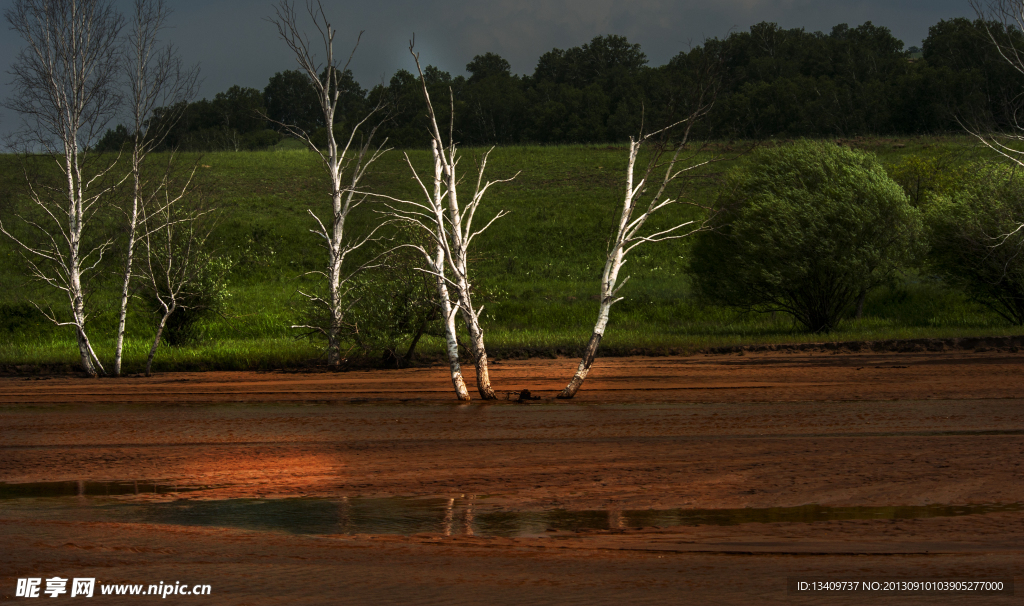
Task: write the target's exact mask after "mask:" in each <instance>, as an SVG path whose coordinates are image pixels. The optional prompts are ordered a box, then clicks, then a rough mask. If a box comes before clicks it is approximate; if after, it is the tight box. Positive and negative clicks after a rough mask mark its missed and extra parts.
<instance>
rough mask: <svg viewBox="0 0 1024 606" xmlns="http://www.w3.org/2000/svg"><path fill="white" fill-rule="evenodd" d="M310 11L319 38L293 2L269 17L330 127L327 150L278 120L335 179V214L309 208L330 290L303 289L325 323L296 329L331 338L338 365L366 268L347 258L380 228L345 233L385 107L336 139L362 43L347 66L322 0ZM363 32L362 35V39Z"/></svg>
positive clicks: (331, 360)
mask: <svg viewBox="0 0 1024 606" xmlns="http://www.w3.org/2000/svg"><path fill="white" fill-rule="evenodd" d="M306 12H307V14H308V15H309V18H310V19H311V20H312V23H313V27H314V29H316V31H317V32H318V34H319V38H318V39H317V40H315V41H312V40H310V38H309V37H308V36H307V35H306V34H305V33H304V32H303V30H302V28H301V27H300V24H299V16H298V14H297V13H296V12H295V5H294V3H292V2H290V1H289V0H283V1H282V2H281V3H280V4H278V5H276V6H275V7H274V16H273V17H271V18H270V19H269V21H270V22H271V23H273V24H274V25H275V26H277V32H278V35H279V36H280V38H281V39H282V40H284V42H285V44H286V45H287V46H288V49H289V50H290V51H291V52H292V54H293V55H294V56H295V61H296V62H297V63H298V64H299V69H300V70H301V71H302V72H303V73H305V74H306V76H307V77H308V78H309V84H310V86H312V87H313V89H314V90H315V91H316V94H317V98H318V100H319V102H320V109H321V110H322V111H323V118H324V125H325V128H326V131H327V146H326V149H321V148H319V147H318V146H317V145H316V143H314V141H313V134H312V133H309V132H306V131H305V130H304V129H302V128H300V127H299V126H297V125H294V124H284V123H279V126H280V127H281V128H283V129H284V130H285V131H287V132H288V133H289V134H291V135H292V136H294V137H296V138H297V139H299V140H300V141H303V142H305V143H306V145H307V146H308V147H309V149H310V150H312V151H313V152H315V153H316V154H318V155H319V156H320V159H321V160H322V161H323V165H324V168H325V169H326V170H327V174H328V177H329V179H330V199H331V206H330V213H329V216H327V217H322V216H321V215H319V214H317V213H316V212H314V211H313V210H312V209H309V210H308V212H309V214H310V216H312V217H313V219H314V221H316V227H314V228H313V229H311V230H310V231H311V232H313V233H314V234H316V235H317V236H319V237H320V238H322V239H323V241H324V244H325V246H326V248H327V265H326V268H325V269H324V270H323V271H318V272H314V273H315V274H317V275H320V276H322V277H323V278H325V279H326V281H327V291H326V294H324V295H320V294H317V293H316V292H302V293H301V294H302V295H303V296H305V297H306V298H307V299H308V300H309V301H310V303H312V304H313V305H314V307H316V308H319V310H320V311H322V312H325V313H324V316H325V317H326V322H324V323H311V324H303V325H296V326H294V327H293V328H299V329H305V330H310V331H314V332H316V333H319V334H321V335H323V336H324V337H325V338H326V339H327V363H328V364H329V365H331V366H337V365H339V364H340V363H341V339H340V337H341V334H342V328H343V322H344V318H345V312H346V309H347V308H346V306H345V295H346V293H347V291H348V288H347V285H348V284H349V282H350V280H351V279H352V277H353V276H354V275H355V274H356V273H358V272H359V271H360V270H361V269H363V268H365V266H360V267H355V268H349V265H346V263H345V261H346V259H347V258H348V257H349V255H351V253H353V252H354V251H356V250H358V249H359V248H361V247H362V246H363V245H365V244H366V243H367V242H369V241H370V240H371V239H372V238H373V236H374V235H375V233H376V231H377V228H379V226H378V227H377V228H374V229H371V230H370V232H369V233H367V234H363V235H361V236H358V237H354V236H352V234H351V233H350V231H351V230H348V231H346V222H347V221H348V219H349V216H350V214H351V213H352V212H353V211H354V210H355V209H356V208H357V207H358V206H359V205H360V204H362V203H363V202H364V201H365V200H366V199H367V196H366V195H363V194H359V193H358V192H357V190H358V187H359V182H360V181H361V180H362V179H363V177H364V176H365V175H366V171H367V170H368V169H369V167H370V166H371V165H372V164H373V163H374V162H375V161H377V160H378V159H379V158H380V157H381V155H382V154H383V153H384V152H385V151H387V150H386V149H385V148H384V145H385V144H386V142H387V141H386V140H384V141H381V142H380V144H378V145H374V142H373V139H374V136H375V134H376V131H377V124H375V123H374V120H375V118H376V117H377V116H378V114H379V113H380V111H381V109H382V108H381V106H378V107H376V108H374V109H373V110H371V111H370V112H368V113H367V115H366V116H365V117H363V118H361V119H360V120H359V121H357V122H355V123H353V124H352V125H351V127H349V130H348V133H347V134H346V135H345V136H344V137H343V140H342V141H341V142H340V143H339V141H338V140H337V139H336V137H335V132H334V124H335V116H336V114H337V109H338V99H339V98H340V96H341V95H342V94H344V93H345V90H344V89H343V88H342V86H343V84H342V83H341V82H340V81H339V80H340V78H341V77H342V76H343V75H344V73H345V71H346V70H347V69H348V66H349V63H350V62H351V61H352V57H353V55H354V54H355V51H356V47H358V45H359V41H358V40H357V41H356V44H355V47H353V49H352V53H351V54H349V57H348V60H347V61H346V62H345V63H344V64H342V63H341V62H340V61H339V60H338V59H336V58H335V56H334V36H335V35H336V34H337V30H335V29H334V28H333V27H332V26H331V23H330V21H329V20H328V18H327V15H326V13H324V8H323V5H322V4H321V3H320V2H319V0H318V1H317V2H315V3H313V2H307V3H306ZM361 36H362V33H360V37H361ZM318 52H322V53H324V55H325V59H324V60H323V61H322V62H321V60H320V59H318V57H317V53H318Z"/></svg>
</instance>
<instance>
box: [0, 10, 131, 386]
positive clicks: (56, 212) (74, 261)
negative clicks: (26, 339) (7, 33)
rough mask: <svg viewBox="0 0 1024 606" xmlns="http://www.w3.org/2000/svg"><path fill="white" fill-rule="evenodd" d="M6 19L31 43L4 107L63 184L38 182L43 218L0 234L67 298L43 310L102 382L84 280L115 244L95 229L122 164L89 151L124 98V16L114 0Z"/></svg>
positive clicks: (34, 216) (36, 197)
mask: <svg viewBox="0 0 1024 606" xmlns="http://www.w3.org/2000/svg"><path fill="white" fill-rule="evenodd" d="M4 17H5V18H6V20H7V23H8V24H9V25H10V27H11V29H12V30H14V31H15V32H16V33H17V34H18V35H19V36H20V37H21V38H22V40H23V41H24V43H25V47H24V48H23V49H22V50H21V52H20V53H19V54H18V56H17V57H16V58H15V60H14V64H13V65H12V66H11V70H10V74H11V76H12V78H13V85H14V94H13V96H12V97H11V98H9V99H7V100H6V102H5V106H6V107H8V108H10V109H12V110H14V111H16V112H17V113H18V114H20V116H21V117H22V120H23V127H24V128H23V129H22V131H21V134H22V135H23V139H22V142H23V143H24V144H25V146H26V149H27V150H28V151H32V152H39V151H42V152H43V153H44V154H45V156H46V157H47V158H49V159H50V160H52V163H53V165H55V168H56V170H57V171H59V174H60V177H61V179H60V181H61V185H58V186H43V185H38V184H33V183H31V182H30V186H31V187H30V194H29V195H30V199H31V202H32V205H33V207H34V209H35V212H33V213H28V212H26V213H25V214H22V215H20V219H21V220H20V221H19V222H18V223H19V224H20V225H19V227H23V228H24V229H21V230H19V229H18V228H15V227H13V226H11V224H10V223H4V222H0V232H2V233H3V234H5V235H6V236H8V237H9V238H12V239H13V240H14V241H15V242H16V243H17V244H18V246H19V247H20V249H21V250H22V252H23V253H24V254H25V257H26V259H27V260H28V263H29V267H30V269H31V272H32V274H33V275H34V276H35V277H36V278H38V279H40V280H42V281H44V282H46V283H47V284H49V285H50V286H52V287H54V288H56V289H58V290H59V291H61V292H62V293H63V294H64V296H66V298H67V302H68V308H67V309H66V311H64V312H60V313H58V312H56V311H55V310H53V309H52V308H50V307H46V308H44V306H42V305H37V307H39V308H40V310H41V311H43V313H44V314H46V316H47V318H49V319H50V321H52V322H54V323H55V324H57V325H60V326H71V327H74V330H75V335H76V338H77V342H78V351H79V357H80V360H81V366H82V370H84V371H85V372H86V373H87V374H88V375H89V376H96V375H97V374H98V372H103V365H102V364H101V363H100V361H99V358H98V357H97V356H96V353H95V351H94V350H93V347H92V344H91V342H90V340H89V337H88V334H87V332H86V320H87V318H88V314H87V312H86V293H87V288H86V285H85V280H86V276H87V274H89V273H90V272H91V271H93V270H94V269H95V268H96V266H97V265H98V264H99V263H100V261H101V260H102V258H103V254H104V252H105V251H106V250H107V248H108V247H109V246H110V244H111V242H110V241H109V240H104V239H102V238H100V239H99V240H98V241H97V240H96V239H93V238H91V236H90V231H89V229H88V226H89V225H90V219H92V218H93V216H94V215H95V212H96V211H97V209H98V205H99V204H100V202H101V200H102V199H103V197H104V196H105V195H106V194H108V193H109V192H110V190H111V189H112V187H113V185H112V184H111V183H110V181H109V180H108V179H107V177H108V173H109V172H110V171H111V170H112V169H113V167H114V164H115V163H116V160H111V159H106V158H103V157H101V156H97V155H95V154H92V153H90V152H89V151H88V149H89V146H90V145H92V144H93V142H95V141H96V139H97V137H98V136H99V134H100V133H102V132H103V131H104V130H105V128H106V126H107V124H108V123H109V122H110V120H111V118H112V117H113V116H114V115H115V112H116V111H117V108H118V106H119V103H120V100H121V99H120V97H119V95H118V87H117V76H118V73H119V70H120V65H121V64H120V60H121V52H120V48H119V35H120V32H121V29H122V27H123V19H122V17H121V16H120V15H119V14H118V13H117V12H116V11H115V10H114V8H113V6H112V5H111V3H110V2H107V1H105V0H14V2H13V5H12V6H11V8H9V9H7V11H5V13H4ZM16 231H17V232H19V233H15V232H16ZM90 241H91V243H90Z"/></svg>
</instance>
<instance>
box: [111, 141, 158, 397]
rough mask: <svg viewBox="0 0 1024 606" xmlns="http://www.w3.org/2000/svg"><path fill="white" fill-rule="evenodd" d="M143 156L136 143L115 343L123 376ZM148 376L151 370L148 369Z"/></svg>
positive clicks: (118, 371) (118, 372) (116, 361)
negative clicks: (122, 365)
mask: <svg viewBox="0 0 1024 606" xmlns="http://www.w3.org/2000/svg"><path fill="white" fill-rule="evenodd" d="M140 164H141V158H140V157H139V149H138V145H137V144H136V145H135V146H134V148H133V149H132V207H131V210H130V211H129V214H128V245H127V255H126V259H125V263H124V274H123V276H122V277H123V280H122V282H121V305H120V307H119V308H118V314H117V338H116V342H115V343H114V376H115V377H120V376H121V360H122V358H123V354H124V333H125V324H126V322H127V319H128V295H129V293H130V291H131V283H132V265H133V263H134V260H135V244H136V237H137V234H136V232H137V230H138V226H139V199H140V197H141V193H142V181H141V175H140V174H139V171H140V169H141V166H140ZM147 376H149V371H148V370H147Z"/></svg>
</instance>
